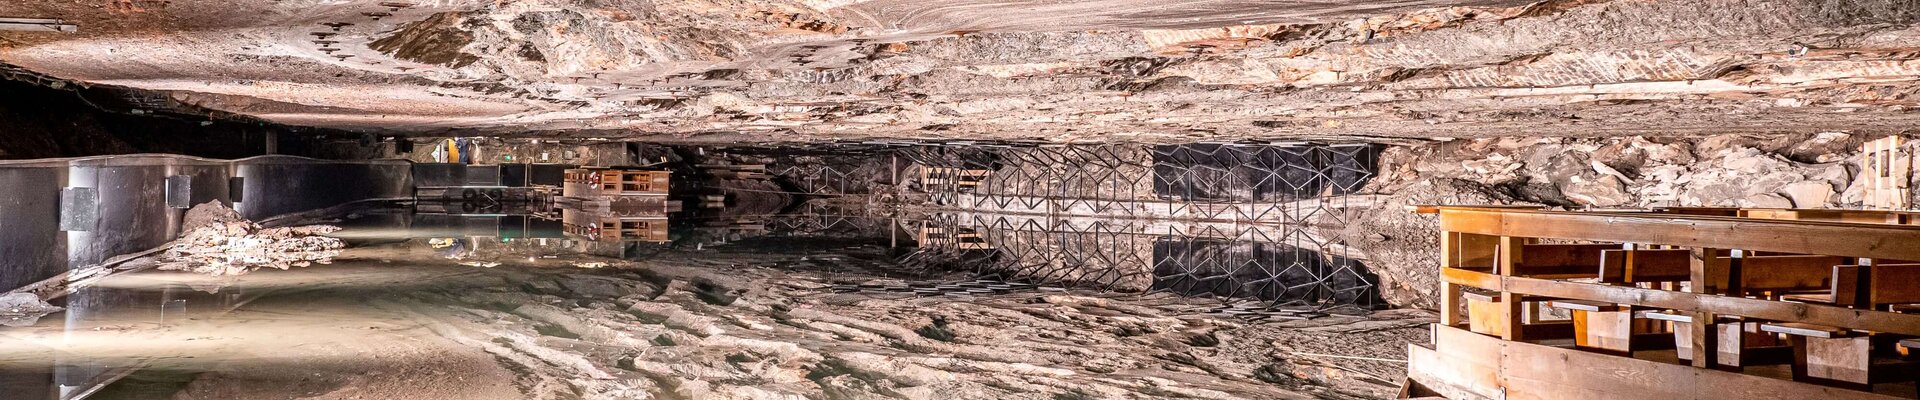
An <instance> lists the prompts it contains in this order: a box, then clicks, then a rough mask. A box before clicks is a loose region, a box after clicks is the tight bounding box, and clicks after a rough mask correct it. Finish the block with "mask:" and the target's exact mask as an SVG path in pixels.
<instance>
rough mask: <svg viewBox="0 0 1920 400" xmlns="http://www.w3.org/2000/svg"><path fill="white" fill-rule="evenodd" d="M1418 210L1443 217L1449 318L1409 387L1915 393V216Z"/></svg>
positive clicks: (1522, 393)
mask: <svg viewBox="0 0 1920 400" xmlns="http://www.w3.org/2000/svg"><path fill="white" fill-rule="evenodd" d="M1416 211H1417V212H1423V213H1436V214H1439V215H1440V225H1441V229H1442V231H1443V232H1442V234H1441V247H1442V251H1441V254H1439V256H1440V258H1441V263H1440V264H1441V271H1440V276H1441V281H1442V283H1441V293H1440V294H1441V298H1440V300H1441V321H1440V324H1437V325H1435V328H1434V331H1435V333H1434V338H1435V340H1434V344H1433V345H1432V346H1414V347H1413V348H1411V349H1409V353H1410V357H1411V358H1410V359H1411V363H1410V365H1409V378H1410V381H1409V383H1410V387H1424V388H1427V389H1431V391H1430V392H1421V391H1417V390H1416V391H1412V392H1410V393H1409V396H1415V395H1440V396H1444V397H1447V398H1454V399H1468V398H1489V399H1507V398H1540V399H1600V398H1608V399H1616V398H1655V399H1665V398H1669V397H1673V398H1697V399H1709V398H1711V399H1745V398H1752V399H1760V398H1819V399H1829V398H1841V399H1856V398H1857V399H1877V398H1886V399H1891V398H1913V396H1914V393H1913V392H1914V389H1913V385H1912V384H1911V383H1909V382H1912V381H1913V380H1914V378H1915V377H1916V375H1920V373H1917V372H1916V371H1920V368H1915V366H1916V364H1920V363H1916V362H1915V361H1916V360H1915V359H1914V356H1912V355H1910V352H1907V351H1906V349H1905V348H1903V347H1899V346H1896V345H1895V343H1896V342H1898V341H1900V340H1902V339H1906V338H1911V337H1915V336H1920V314H1916V313H1910V312H1905V311H1907V310H1912V309H1916V306H1915V304H1920V264H1916V263H1915V262H1914V261H1906V260H1920V226H1916V225H1912V224H1914V223H1915V222H1916V221H1920V219H1916V218H1914V213H1911V212H1881V211H1858V210H1855V211H1827V210H1755V209H1713V208H1688V209H1661V210H1648V211H1609V212H1560V211H1543V210H1537V209H1527V208H1518V207H1421V208H1418V209H1417V210H1416ZM1543 304H1552V305H1555V306H1556V308H1560V309H1563V310H1568V311H1570V312H1573V313H1576V314H1583V315H1576V316H1575V321H1576V323H1574V324H1566V323H1565V322H1566V321H1542V320H1539V319H1538V318H1537V316H1532V315H1531V313H1530V312H1528V310H1534V309H1536V308H1537V307H1538V306H1539V305H1543ZM1896 311H1901V312H1896ZM1656 316H1657V317H1660V318H1652V317H1656ZM1566 325H1572V327H1573V329H1572V330H1571V331H1570V332H1568V331H1567V330H1565V329H1545V328H1549V327H1551V328H1563V327H1565V326H1566ZM1790 328H1791V329H1790ZM1663 337H1664V338H1666V340H1661V339H1662V338H1663ZM1876 391H1877V392H1879V393H1878V394H1876V393H1875V392H1876ZM1888 393H1901V394H1902V395H1901V397H1893V396H1888V395H1887V394H1888Z"/></svg>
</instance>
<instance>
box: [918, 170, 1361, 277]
mask: <svg viewBox="0 0 1920 400" xmlns="http://www.w3.org/2000/svg"><path fill="white" fill-rule="evenodd" d="M1375 151H1376V149H1375V148H1374V147H1372V146H1365V145H1355V146H1329V145H1317V144H1299V145H1264V144H1187V145H1167V146H1141V145H1090V146H1055V147H1047V146H1029V147H1007V146H997V147H996V146H970V147H955V146H922V147H913V148H905V149H903V150H902V151H900V152H899V153H898V154H900V155H902V156H903V157H905V158H906V159H908V160H911V161H912V162H913V163H914V164H915V165H916V166H918V167H919V168H920V173H919V176H918V177H919V178H920V180H919V182H918V183H919V187H920V189H922V190H925V191H927V192H928V194H929V195H930V197H931V199H932V201H933V202H934V203H935V204H937V206H938V207H939V208H943V209H948V210H955V211H960V212H962V213H965V214H960V215H959V216H952V215H949V216H944V217H940V218H935V219H934V220H933V221H934V222H932V225H929V226H925V227H922V228H920V230H919V233H920V234H921V239H922V241H921V243H920V246H921V249H920V251H919V252H918V253H916V254H914V255H912V256H909V257H907V258H906V259H905V261H906V262H908V263H910V264H911V265H923V266H963V267H971V268H975V269H977V272H979V273H980V274H982V275H983V276H990V277H995V278H999V279H1005V280H1008V281H1018V282H1028V283H1035V284H1041V285H1068V286H1083V287H1094V288H1101V289H1109V290H1123V291H1148V290H1154V291H1170V292H1177V293H1182V294H1188V295H1212V296H1219V297H1223V298H1240V299H1260V300H1265V301H1268V306H1267V307H1268V310H1269V311H1272V310H1280V309H1284V310H1291V311H1302V312H1307V311H1321V310H1326V309H1332V308H1342V307H1350V306H1357V307H1358V308H1371V307H1372V306H1373V301H1374V299H1375V298H1376V297H1377V296H1376V294H1375V292H1376V291H1377V288H1375V287H1374V284H1373V278H1371V277H1370V276H1369V275H1368V274H1367V273H1366V270H1365V267H1364V266H1363V265H1362V264H1361V262H1360V261H1359V260H1358V258H1359V255H1357V254H1354V253H1352V252H1351V250H1349V249H1348V248H1347V247H1345V246H1344V245H1343V244H1341V241H1339V240H1329V239H1327V238H1323V237H1320V236H1319V235H1317V234H1316V231H1315V230H1314V229H1313V228H1312V227H1313V226H1344V225H1345V224H1346V223H1348V222H1349V221H1351V220H1352V219H1351V218H1350V217H1351V215H1350V214H1348V212H1351V211H1350V210H1354V208H1353V207H1346V204H1341V202H1344V201H1345V197H1344V195H1347V194H1351V193H1354V192H1355V191H1357V190H1358V189H1359V188H1360V187H1362V186H1364V185H1365V183H1366V182H1367V181H1368V180H1370V179H1371V178H1372V174H1373V172H1372V171H1373V170H1374V169H1375V160H1374V157H1375ZM958 171H981V172H978V173H971V174H964V175H963V174H961V173H959V172H958ZM963 177H965V178H972V177H978V178H977V179H971V180H970V181H969V182H966V184H964V185H962V184H957V183H958V182H959V180H960V179H962V178H963ZM1025 216H1031V217H1025ZM1156 221H1161V222H1156ZM969 232H973V233H969ZM962 236H967V237H976V236H977V237H978V238H979V240H977V241H974V240H970V239H964V240H963V239H962ZM943 260H952V261H943Z"/></svg>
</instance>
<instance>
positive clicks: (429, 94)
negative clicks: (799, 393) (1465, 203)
mask: <svg viewBox="0 0 1920 400" xmlns="http://www.w3.org/2000/svg"><path fill="white" fill-rule="evenodd" d="M403 3H406V2H403ZM113 4H115V5H116V6H114V7H101V6H100V5H99V4H95V3H89V2H64V1H62V2H51V1H25V2H7V3H5V4H0V15H16V16H35V17H52V18H65V19H68V20H72V21H74V22H76V23H78V24H79V25H80V26H81V28H80V33H78V34H65V35H63V34H42V33H19V32H6V33H0V61H4V62H6V63H10V64H15V65H20V66H23V67H26V68H29V69H32V70H34V71H39V72H44V73H47V74H51V75H53V76H56V77H60V78H66V79H73V80H77V81H80V82H84V83H87V84H96V85H119V86H126V87H133V88H140V89H148V90H154V91H159V92H161V93H164V94H166V96H163V97H166V98H169V99H171V100H172V101H178V102H180V103H182V104H185V105H188V106H192V107H204V108H206V109H210V110H215V111H224V112H233V113H238V114H241V115H249V116H256V117H261V118H265V119H268V120H272V121H277V122H282V123H288V124H296V125H313V126H325V127H338V128H349V129H360V130H377V131H391V132H408V133H431V132H443V131H444V130H446V129H449V128H462V129H465V128H473V129H479V130H481V132H491V133H498V134H510V135H542V136H552V135H563V134H570V135H577V136H593V137H610V136H617V137H630V138H649V139H669V140H699V141H725V140H735V139H742V138H749V139H760V140H767V139H771V140H802V139H819V138H843V137H867V136H887V137H958V138H1006V139H1025V138H1037V139H1045V140H1133V141H1162V142H1171V141H1185V140H1192V139H1194V138H1218V137H1226V138H1248V137H1293V138H1301V137H1305V138H1322V137H1344V138H1380V137H1394V138H1435V137H1487V136H1498V135H1513V134H1536V135H1538V134H1546V135H1554V136H1599V135H1605V136H1616V135H1658V136H1664V135H1683V134H1685V135H1697V134H1720V133H1769V132H1813V131H1821V130H1848V131H1859V132H1870V133H1878V132H1895V131H1898V130H1899V129H1900V128H1898V127H1901V126H1910V125H1913V123H1914V122H1916V117H1915V116H1914V114H1912V113H1908V112H1905V110H1907V109H1909V108H1911V107H1913V106H1915V104H1913V94H1914V93H1915V89H1916V88H1917V87H1920V86H1916V81H1915V78H1914V77H1915V76H1920V73H1916V72H1920V63H1916V59H1915V56H1914V54H1915V53H1914V52H1912V51H1910V50H1909V49H1908V48H1909V47H1910V43H1913V42H1914V40H1915V39H1916V37H1917V36H1920V29H1916V28H1915V26H1914V25H1913V24H1914V23H1915V21H1916V17H1917V16H1920V6H1916V5H1914V4H1913V3H1911V2H1901V1H1894V2H1888V1H1873V2H1837V3H1836V2H1831V1H1822V0H1762V1H1738V0H1709V1H1679V0H1657V1H1570V0H1554V1H1546V2H1539V3H1531V2H1526V1H1496V0H1453V1H1445V0H1422V1H1407V2H1392V3H1386V4H1372V3H1353V2H1322V1H1297V0H1275V1H1261V2H1251V3H1247V2H1219V1H1174V2H1149V1H1137V0H1100V1H1083V2H1038V1H1021V2H1013V3H1006V2H980V1H960V2H931V3H928V2H914V1H885V0H871V1H859V0H853V1H799V0H769V1H741V0H698V1H674V2H667V1H649V0H596V1H586V0H520V1H504V2H500V1H480V0H456V1H437V2H424V3H423V2H412V3H407V4H408V5H406V6H403V7H392V6H383V5H380V4H379V2H377V1H374V0H354V1H339V2H313V1H268V0H192V1H178V0H176V1H119V2H115V3H113ZM129 4H130V5H131V6H127V5H129ZM1817 150H1818V149H1809V151H1817ZM1582 179H1586V178H1582ZM1608 185H1610V184H1608ZM1597 200H1600V199H1597ZM1601 201H1603V202H1604V201H1606V200H1601Z"/></svg>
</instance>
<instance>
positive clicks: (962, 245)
mask: <svg viewBox="0 0 1920 400" xmlns="http://www.w3.org/2000/svg"><path fill="white" fill-rule="evenodd" d="M918 236H919V237H917V238H915V239H917V242H918V243H919V244H920V247H948V248H956V249H965V250H978V249H991V248H993V245H991V244H988V243H987V239H986V238H983V237H981V236H980V232H977V231H974V230H973V229H968V228H952V229H948V228H946V227H939V226H928V225H924V224H922V225H921V226H920V232H919V235H918Z"/></svg>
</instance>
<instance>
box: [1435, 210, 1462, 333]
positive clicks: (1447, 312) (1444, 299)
mask: <svg viewBox="0 0 1920 400" xmlns="http://www.w3.org/2000/svg"><path fill="white" fill-rule="evenodd" d="M1459 257H1460V234H1458V233H1453V232H1440V270H1441V271H1445V270H1447V269H1449V268H1458V267H1459V265H1458V262H1459V261H1458V260H1459ZM1460 307H1461V302H1460V285H1457V284H1454V283H1453V282H1447V280H1445V279H1441V280H1440V324H1441V325H1446V326H1454V327H1457V326H1460V322H1461V321H1462V317H1461V315H1460Z"/></svg>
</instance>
